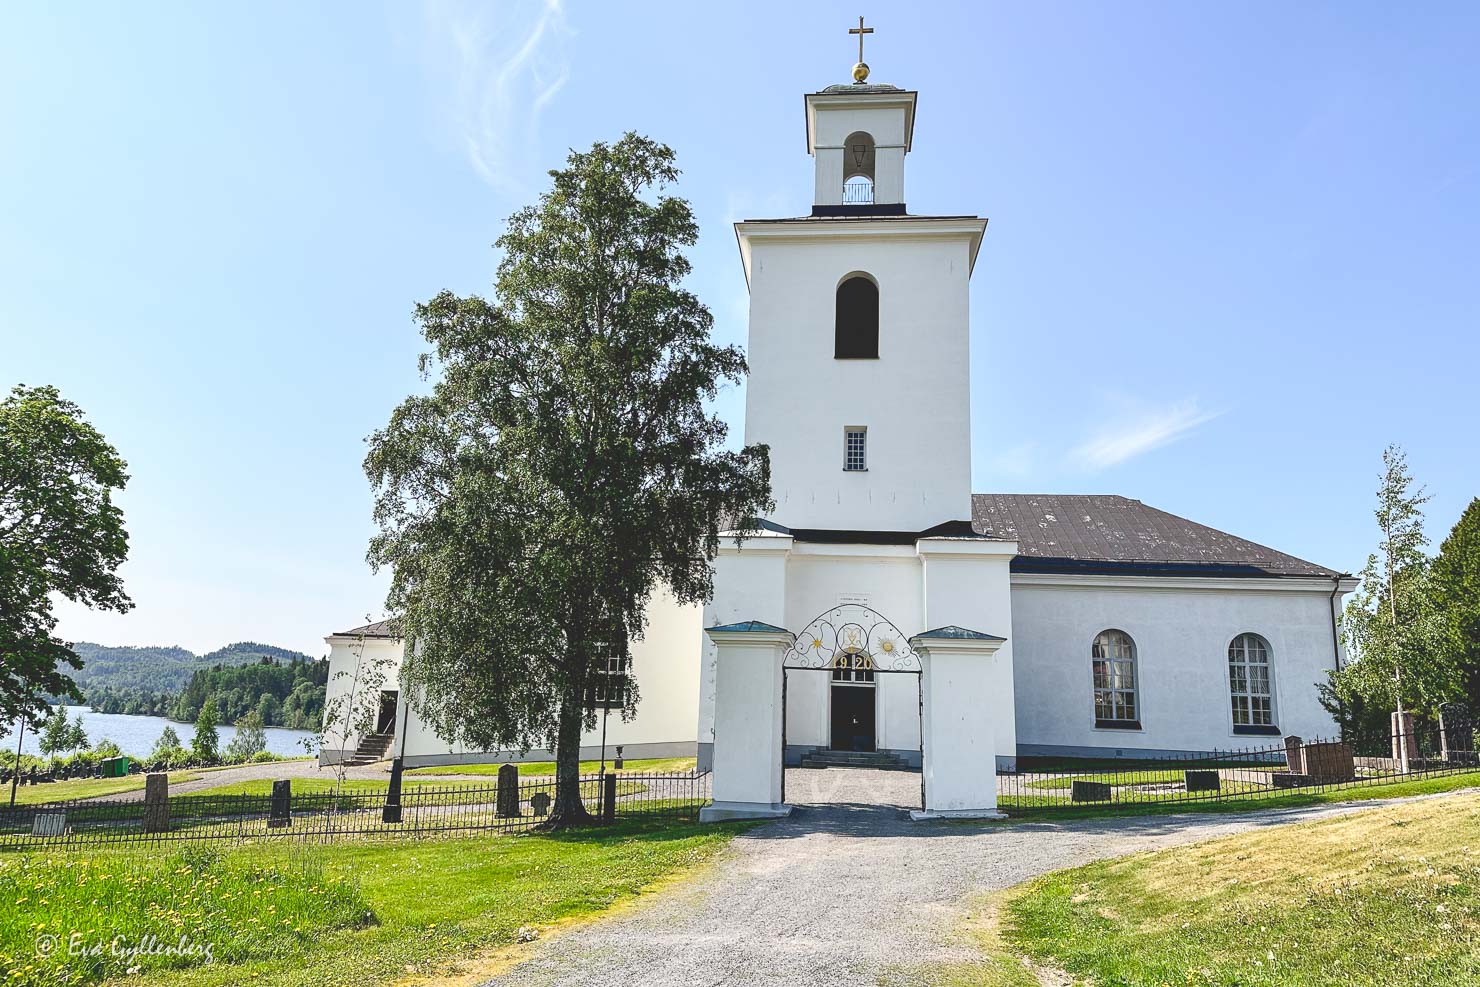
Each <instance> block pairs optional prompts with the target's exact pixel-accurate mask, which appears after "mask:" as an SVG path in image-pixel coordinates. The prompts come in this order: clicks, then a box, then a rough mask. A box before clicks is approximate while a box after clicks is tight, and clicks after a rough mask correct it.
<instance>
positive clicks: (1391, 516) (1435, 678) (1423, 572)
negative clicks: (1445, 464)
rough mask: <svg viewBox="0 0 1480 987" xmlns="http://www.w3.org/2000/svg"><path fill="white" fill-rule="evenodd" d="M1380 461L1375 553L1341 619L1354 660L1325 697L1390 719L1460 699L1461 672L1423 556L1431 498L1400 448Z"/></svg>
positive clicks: (1335, 678)
mask: <svg viewBox="0 0 1480 987" xmlns="http://www.w3.org/2000/svg"><path fill="white" fill-rule="evenodd" d="M1382 460H1383V473H1382V476H1381V478H1380V480H1379V483H1378V490H1377V510H1376V511H1375V517H1376V520H1377V526H1378V530H1379V532H1380V534H1381V537H1380V539H1379V541H1378V549H1377V551H1376V552H1375V553H1373V554H1372V555H1371V556H1369V557H1368V559H1367V565H1366V567H1365V568H1364V569H1363V570H1362V583H1361V586H1360V587H1359V589H1358V591H1357V593H1356V594H1355V596H1354V597H1353V599H1352V600H1351V601H1350V602H1349V603H1348V604H1347V607H1346V613H1345V615H1344V617H1343V626H1344V633H1345V637H1346V642H1347V646H1348V652H1349V660H1348V662H1347V664H1346V665H1345V666H1344V667H1343V668H1342V669H1341V670H1340V671H1339V672H1335V673H1332V675H1331V682H1330V685H1329V686H1328V687H1326V688H1325V689H1324V690H1323V692H1324V697H1325V700H1326V704H1327V706H1328V708H1331V707H1337V706H1342V705H1344V706H1348V707H1351V708H1352V709H1361V710H1363V711H1365V715H1366V716H1368V717H1381V718H1385V717H1386V715H1387V713H1388V712H1390V711H1394V710H1397V711H1404V710H1408V711H1414V712H1418V713H1432V712H1433V711H1434V709H1435V708H1436V707H1437V706H1438V705H1439V704H1440V703H1443V702H1446V701H1448V700H1450V699H1453V698H1455V696H1456V694H1457V691H1458V688H1459V674H1458V666H1457V664H1456V662H1455V661H1454V657H1453V654H1452V652H1451V650H1450V649H1449V648H1448V647H1447V646H1446V645H1445V642H1444V625H1443V621H1442V619H1441V614H1440V611H1439V608H1438V607H1437V606H1436V605H1435V603H1434V595H1433V590H1432V573H1431V571H1430V570H1431V566H1430V560H1429V558H1428V556H1427V555H1426V554H1425V552H1424V548H1425V546H1426V545H1427V544H1428V539H1427V538H1426V537H1425V536H1424V533H1423V505H1424V504H1425V503H1426V502H1427V501H1428V500H1429V496H1428V494H1426V493H1425V492H1424V490H1423V488H1421V487H1419V488H1417V489H1415V487H1414V481H1413V477H1412V476H1411V475H1410V474H1409V472H1408V462H1407V457H1406V456H1405V455H1404V453H1403V451H1402V450H1401V449H1399V448H1398V447H1396V446H1389V447H1388V448H1387V449H1386V450H1384V451H1383V454H1382ZM1349 716H1350V713H1348V717H1349Z"/></svg>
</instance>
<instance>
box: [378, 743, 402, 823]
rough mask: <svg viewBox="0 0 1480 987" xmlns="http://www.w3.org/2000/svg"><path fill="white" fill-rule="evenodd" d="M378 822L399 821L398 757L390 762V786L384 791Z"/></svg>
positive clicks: (399, 761) (399, 787)
mask: <svg viewBox="0 0 1480 987" xmlns="http://www.w3.org/2000/svg"><path fill="white" fill-rule="evenodd" d="M380 821H381V822H383V823H398V822H400V821H401V759H400V758H399V757H398V758H395V759H394V760H392V761H391V784H390V787H389V788H387V789H386V790H385V808H383V809H381V810H380Z"/></svg>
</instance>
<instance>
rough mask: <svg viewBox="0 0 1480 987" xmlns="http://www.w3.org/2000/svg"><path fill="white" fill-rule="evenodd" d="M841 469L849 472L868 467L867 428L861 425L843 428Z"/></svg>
mask: <svg viewBox="0 0 1480 987" xmlns="http://www.w3.org/2000/svg"><path fill="white" fill-rule="evenodd" d="M843 469H844V470H847V471H850V472H852V471H861V470H866V469H868V429H866V428H864V427H863V426H862V425H849V426H848V427H847V428H845V429H843Z"/></svg>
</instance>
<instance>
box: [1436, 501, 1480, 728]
mask: <svg viewBox="0 0 1480 987" xmlns="http://www.w3.org/2000/svg"><path fill="white" fill-rule="evenodd" d="M1430 582H1431V586H1432V591H1433V597H1434V603H1435V605H1436V606H1437V607H1438V609H1439V612H1440V615H1441V620H1442V622H1443V629H1444V634H1445V641H1446V644H1447V645H1448V647H1449V648H1450V649H1451V650H1452V653H1453V655H1454V658H1455V661H1456V662H1457V663H1458V665H1459V668H1460V674H1461V675H1462V677H1463V679H1464V693H1465V697H1466V700H1467V702H1468V705H1469V708H1470V710H1471V711H1472V712H1473V713H1475V714H1477V715H1480V497H1477V498H1475V499H1473V500H1471V501H1470V506H1469V507H1467V508H1465V512H1464V513H1463V514H1462V515H1460V519H1459V521H1458V522H1457V523H1456V524H1455V526H1454V529H1453V530H1452V531H1450V532H1449V537H1448V538H1445V539H1444V543H1443V544H1442V545H1440V546H1439V554H1438V555H1437V556H1435V558H1434V563H1433V569H1432V572H1431V574H1430Z"/></svg>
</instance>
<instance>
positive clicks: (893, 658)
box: [781, 603, 920, 674]
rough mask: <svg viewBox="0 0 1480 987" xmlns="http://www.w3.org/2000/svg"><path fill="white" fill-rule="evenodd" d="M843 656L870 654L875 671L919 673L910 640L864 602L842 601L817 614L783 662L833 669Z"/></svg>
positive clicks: (793, 665)
mask: <svg viewBox="0 0 1480 987" xmlns="http://www.w3.org/2000/svg"><path fill="white" fill-rule="evenodd" d="M840 655H849V656H852V655H867V656H868V657H869V658H871V659H872V660H873V669H874V671H875V672H909V673H915V674H919V672H920V656H919V655H917V654H915V649H914V648H912V647H910V639H909V638H908V637H906V636H905V634H904V632H903V631H901V630H900V629H899V628H898V627H895V626H894V623H893V622H892V621H890V620H889V618H888V617H885V616H884V615H883V614H881V613H879V612H878V611H877V610H874V609H873V608H872V607H867V606H864V605H863V604H861V603H842V604H839V605H838V606H835V607H833V608H832V609H831V610H826V611H823V612H822V613H820V614H818V615H817V616H816V617H815V618H814V619H813V620H812V622H811V623H810V624H808V625H807V627H806V629H805V630H803V631H802V632H801V633H800V634H798V635H797V636H796V640H794V641H793V642H792V644H791V647H790V648H787V649H786V655H785V656H784V657H783V658H782V662H781V664H782V667H784V668H799V669H814V670H816V669H831V668H833V667H834V664H835V663H836V662H837V659H838V657H839V656H840Z"/></svg>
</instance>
